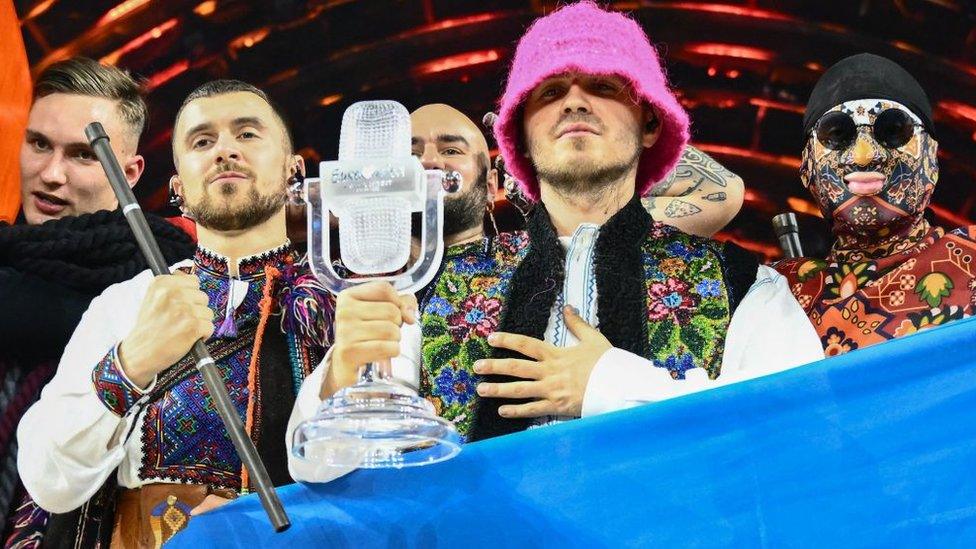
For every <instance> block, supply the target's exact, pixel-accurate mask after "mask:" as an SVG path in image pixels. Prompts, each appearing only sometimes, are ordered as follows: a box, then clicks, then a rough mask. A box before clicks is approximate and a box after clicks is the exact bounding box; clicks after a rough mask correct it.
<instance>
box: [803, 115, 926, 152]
mask: <svg viewBox="0 0 976 549" xmlns="http://www.w3.org/2000/svg"><path fill="white" fill-rule="evenodd" d="M867 125H868V124H862V126H867ZM919 125H920V124H916V123H915V121H914V120H912V117H911V116H909V115H908V113H906V112H905V111H903V110H901V109H885V110H883V111H881V113H880V114H878V116H876V117H875V118H874V124H873V125H871V126H872V127H871V133H872V134H873V135H874V140H875V141H877V142H878V143H880V144H881V145H882V146H884V147H887V148H889V149H897V148H898V147H901V146H903V145H904V144H905V143H908V142H909V140H911V138H912V135H914V134H915V126H919ZM857 128H858V125H857V124H856V123H854V119H853V118H851V115H849V114H847V113H845V112H841V111H833V112H828V113H827V114H825V115H824V116H823V118H821V119H820V122H817V127H816V129H815V130H814V133H816V135H817V141H820V143H821V144H822V145H823V146H824V147H827V148H828V149H830V150H834V151H842V150H844V149H846V148H848V147H850V146H851V145H852V144H853V143H854V141H855V140H856V139H857Z"/></svg>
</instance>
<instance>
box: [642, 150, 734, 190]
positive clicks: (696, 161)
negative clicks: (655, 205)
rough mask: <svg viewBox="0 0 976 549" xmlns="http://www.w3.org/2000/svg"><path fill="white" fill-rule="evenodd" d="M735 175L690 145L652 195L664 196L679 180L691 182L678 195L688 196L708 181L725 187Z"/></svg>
mask: <svg viewBox="0 0 976 549" xmlns="http://www.w3.org/2000/svg"><path fill="white" fill-rule="evenodd" d="M735 177H736V175H735V174H734V173H732V172H730V171H729V170H727V169H726V168H725V166H722V165H721V164H719V163H718V162H716V161H715V159H713V158H712V157H710V156H708V155H707V154H705V153H703V152H702V151H700V150H698V149H696V148H695V147H692V146H691V145H688V146H686V147H685V150H684V152H682V153H681V159H680V160H679V161H678V164H677V165H676V166H675V168H674V170H672V171H671V173H669V174H668V176H667V177H666V178H665V179H664V181H662V182H660V183H658V184H657V185H655V187H654V189H653V190H652V191H651V196H663V195H664V194H665V193H667V192H668V190H670V189H671V187H673V186H674V185H675V183H678V182H686V183H688V184H689V186H688V188H687V189H685V190H683V191H682V192H681V193H680V194H678V196H688V195H690V194H691V193H693V192H695V191H697V190H698V189H700V188H701V187H702V186H703V185H705V184H706V183H714V184H715V185H718V186H719V187H722V188H724V187H726V186H728V181H729V180H730V179H733V178H735Z"/></svg>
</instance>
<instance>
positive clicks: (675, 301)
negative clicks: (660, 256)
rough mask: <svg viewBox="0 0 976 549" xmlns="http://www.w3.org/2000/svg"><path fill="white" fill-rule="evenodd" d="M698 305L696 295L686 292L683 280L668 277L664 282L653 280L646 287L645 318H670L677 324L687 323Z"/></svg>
mask: <svg viewBox="0 0 976 549" xmlns="http://www.w3.org/2000/svg"><path fill="white" fill-rule="evenodd" d="M697 307H698V300H697V298H696V296H694V295H692V294H690V293H689V292H688V284H686V283H685V282H684V281H681V280H678V279H675V278H669V279H667V281H665V282H664V283H661V282H654V283H653V284H651V285H650V287H649V288H647V318H648V319H650V320H664V319H666V318H667V319H671V320H673V321H674V322H677V323H678V324H687V323H688V320H690V319H691V315H693V314H694V313H695V309H696V308H697Z"/></svg>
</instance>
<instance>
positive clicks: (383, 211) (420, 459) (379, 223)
mask: <svg viewBox="0 0 976 549" xmlns="http://www.w3.org/2000/svg"><path fill="white" fill-rule="evenodd" d="M410 137H411V131H410V115H409V113H407V110H406V108H404V106H403V105H401V104H399V103H397V102H395V101H363V102H359V103H354V104H353V105H350V106H349V108H348V109H346V111H345V113H344V114H343V117H342V128H341V130H340V136H339V158H338V160H336V161H333V162H322V163H320V164H319V178H317V179H316V178H306V179H305V181H304V183H303V184H302V186H303V187H304V188H303V189H300V191H301V192H302V198H303V199H304V201H305V203H306V205H307V208H308V258H309V263H310V266H311V268H312V273H313V274H314V275H315V276H316V278H318V279H319V281H321V282H322V284H323V285H324V286H325V287H326V288H328V289H329V291H331V292H332V293H333V294H338V293H339V292H340V291H342V290H344V289H345V288H348V287H350V286H353V285H355V284H360V283H363V282H369V281H373V280H385V281H388V282H390V283H391V284H392V285H393V287H394V288H395V289H396V290H397V291H398V292H399V293H406V292H411V293H413V292H416V291H417V290H419V289H421V288H423V287H424V286H425V285H426V284H427V283H429V282H430V280H431V279H432V278H433V277H434V275H435V274H436V273H437V270H438V268H439V266H440V262H441V259H442V256H443V253H444V245H443V224H442V219H443V208H444V194H445V192H455V191H456V190H457V189H458V188H459V187H460V176H459V175H458V174H457V173H454V172H451V173H445V172H443V171H441V170H425V169H424V168H423V166H422V165H421V164H420V160H419V159H418V158H416V157H415V156H413V155H412V154H411V144H410ZM414 212H421V213H422V219H423V221H422V231H421V241H420V244H421V245H420V256H419V257H418V258H417V259H416V260H414V262H413V264H412V265H409V266H407V262H408V260H409V259H410V242H411V226H410V225H411V214H412V213H414ZM330 213H331V214H333V215H335V217H337V218H338V220H339V245H340V255H341V261H342V263H343V265H344V267H345V268H346V269H348V270H349V271H351V272H352V273H355V276H354V277H353V278H343V277H341V276H339V275H338V274H337V273H336V271H335V269H334V268H333V266H332V260H331V251H330V235H331V227H330ZM390 273H396V274H390ZM459 451H460V437H459V436H458V433H457V430H456V429H455V428H454V425H453V424H452V423H451V422H450V421H448V420H445V419H443V418H441V417H438V416H437V414H436V413H435V412H434V407H433V406H432V405H431V404H430V402H428V401H427V400H426V399H424V398H422V397H420V396H419V395H418V394H417V392H416V391H414V390H413V389H411V388H409V387H407V386H405V385H403V384H400V383H398V382H397V381H395V380H394V379H393V377H392V372H391V368H390V364H389V362H388V361H387V362H385V363H382V364H377V363H371V364H365V365H363V366H361V367H360V369H359V381H358V383H356V385H353V386H352V387H348V388H346V389H343V390H340V391H338V392H336V394H335V395H333V396H332V397H330V398H328V399H326V400H325V401H323V402H322V404H321V406H320V407H319V409H318V412H317V413H316V415H315V416H314V417H312V418H311V419H309V420H307V421H305V422H303V423H302V424H301V425H299V427H298V428H297V429H296V430H295V434H294V439H293V445H292V452H293V453H294V455H295V456H297V457H299V458H301V459H304V460H307V461H311V462H314V463H315V464H317V465H321V466H329V467H347V468H355V467H360V468H380V467H409V466H415V465H426V464H429V463H436V462H438V461H443V460H445V459H449V458H451V457H453V456H454V455H455V454H457V453H458V452H459Z"/></svg>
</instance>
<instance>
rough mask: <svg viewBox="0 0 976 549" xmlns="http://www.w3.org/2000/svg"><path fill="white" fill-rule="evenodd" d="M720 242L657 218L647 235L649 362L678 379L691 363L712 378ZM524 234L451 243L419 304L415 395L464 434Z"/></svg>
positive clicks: (717, 353) (726, 311) (721, 334)
mask: <svg viewBox="0 0 976 549" xmlns="http://www.w3.org/2000/svg"><path fill="white" fill-rule="evenodd" d="M719 246H720V245H719V244H717V243H714V242H711V241H706V240H704V239H699V238H696V237H693V236H689V235H686V234H684V233H681V232H679V231H677V230H675V229H672V228H671V227H669V226H667V225H662V224H658V223H655V224H654V225H653V226H652V228H651V231H650V234H649V235H648V238H647V239H646V240H645V242H644V245H643V248H642V252H643V261H642V263H643V267H644V272H645V282H646V305H647V318H646V320H647V336H648V338H649V348H650V349H651V356H648V357H647V358H648V359H649V360H650V361H651V362H652V363H653V365H654V366H656V367H659V368H665V369H667V370H668V371H669V373H670V374H671V377H672V378H674V379H676V380H680V379H684V377H685V372H687V371H688V370H689V369H691V368H704V369H705V370H706V371H707V372H708V375H709V377H710V378H712V379H714V378H716V377H718V375H719V373H720V372H719V370H720V367H721V359H722V350H723V347H724V340H725V332H726V330H727V328H728V324H729V320H730V318H731V307H730V300H729V295H728V291H727V284H726V281H725V277H724V274H723V271H722V264H723V261H722V255H721V252H720V251H719ZM528 249H529V241H528V235H527V234H526V233H524V232H517V233H508V234H502V235H500V237H499V238H498V239H497V240H496V241H494V242H493V243H491V245H485V244H483V243H473V244H467V245H463V246H458V247H453V248H449V249H448V250H447V251H446V252H445V261H444V267H443V270H442V272H441V274H440V276H439V277H438V278H436V279H435V281H434V283H433V285H432V287H431V289H430V290H429V292H428V293H427V295H426V296H425V298H424V300H423V301H422V302H421V315H422V316H421V325H422V333H423V343H422V356H423V368H422V371H421V381H420V384H421V394H422V395H423V396H425V397H426V398H428V399H429V400H430V401H431V402H432V403H433V404H434V407H435V409H436V411H437V413H438V415H440V416H442V417H445V418H447V419H449V420H451V421H453V422H454V423H455V425H456V426H457V428H458V431H459V432H460V433H461V434H462V435H466V434H467V433H468V431H469V429H470V428H471V424H472V420H473V416H472V414H473V410H474V405H475V402H476V401H477V399H478V396H477V393H476V392H475V386H476V385H477V383H478V382H479V381H480V380H479V376H478V375H477V374H475V373H474V370H473V364H474V362H475V361H477V360H479V359H483V358H488V357H489V356H490V355H491V352H492V348H491V347H490V346H489V345H488V343H487V340H486V338H487V337H488V335H489V334H491V333H493V332H494V331H495V330H496V329H497V328H498V325H499V323H500V320H501V317H502V314H503V312H504V309H505V299H506V296H507V295H508V290H509V284H510V282H511V279H512V276H513V275H514V273H515V270H516V268H517V267H518V265H519V262H520V261H521V260H522V259H523V258H524V257H525V255H526V254H527V253H528Z"/></svg>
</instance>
